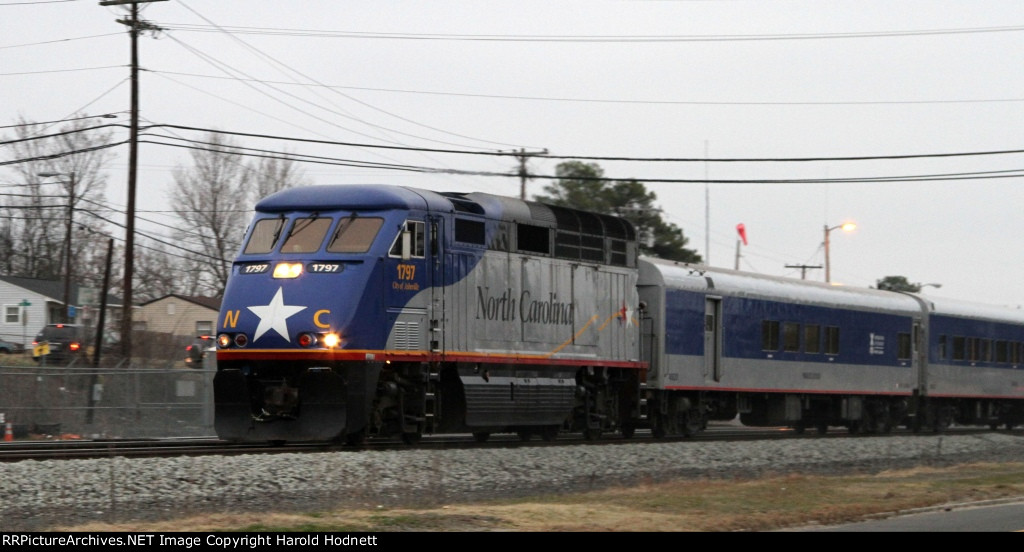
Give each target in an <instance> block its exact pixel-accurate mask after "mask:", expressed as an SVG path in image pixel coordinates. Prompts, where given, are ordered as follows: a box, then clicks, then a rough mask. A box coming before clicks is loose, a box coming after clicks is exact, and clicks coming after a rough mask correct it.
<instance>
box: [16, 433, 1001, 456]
mask: <svg viewBox="0 0 1024 552" xmlns="http://www.w3.org/2000/svg"><path fill="white" fill-rule="evenodd" d="M987 431H991V430H988V429H983V428H950V429H948V430H947V431H946V433H948V434H967V433H983V432H987ZM909 433H911V432H909V431H907V430H895V431H893V433H892V435H907V434H909ZM871 436H874V437H878V436H879V435H877V434H875V435H871ZM857 437H859V435H849V434H848V433H847V432H846V431H845V430H842V429H840V428H834V429H833V430H832V431H830V432H829V433H827V434H825V435H817V434H815V435H810V434H805V435H798V434H797V433H796V432H795V431H793V430H792V429H789V428H752V427H743V426H731V425H722V426H712V427H710V428H709V429H708V430H707V431H704V432H702V433H700V434H698V435H696V436H694V437H688V438H683V437H678V438H664V439H654V438H652V437H651V436H650V433H649V432H644V431H638V432H637V434H636V436H634V437H633V438H631V439H625V438H623V437H621V436H618V435H613V436H608V437H605V438H602V439H600V440H597V441H588V440H585V439H583V437H582V436H580V435H574V434H565V435H561V436H559V438H557V439H554V440H552V441H542V440H540V439H537V438H534V439H532V440H529V441H524V440H522V439H521V438H519V437H518V436H517V435H516V434H513V433H509V434H495V435H494V436H493V437H492V438H491V439H490V440H489V441H488V442H486V443H479V442H476V441H475V440H474V439H473V437H472V436H471V435H430V436H424V438H423V440H422V441H421V442H419V443H418V444H416V445H407V444H404V443H402V442H401V441H400V440H398V439H395V440H376V439H371V440H368V441H367V442H366V443H365V444H363V445H361V446H357V447H354V446H348V445H343V444H340V443H339V444H334V443H285V444H279V445H274V444H269V443H267V444H261V443H230V442H226V441H221V440H219V439H216V438H213V437H200V438H195V439H140V440H129V439H125V440H88V439H83V440H63V441H60V440H58V441H51V440H45V441H43V440H40V441H15V442H4V443H0V462H17V461H21V460H72V459H87V458H108V457H114V456H122V457H131V458H143V457H166V456H205V455H215V454H220V455H237V454H281V453H316V452H334V451H358V450H411V449H418V450H429V449H452V448H467V449H485V448H508V447H520V446H530V447H546V446H567V445H589V446H602V445H607V446H614V445H619V444H630V443H644V442H650V443H663V442H670V441H680V440H688V441H744V440H771V439H855V438H857Z"/></svg>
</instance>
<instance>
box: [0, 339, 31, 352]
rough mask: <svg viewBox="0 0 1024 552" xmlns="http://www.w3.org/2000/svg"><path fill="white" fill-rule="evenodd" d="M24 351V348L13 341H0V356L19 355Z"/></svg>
mask: <svg viewBox="0 0 1024 552" xmlns="http://www.w3.org/2000/svg"><path fill="white" fill-rule="evenodd" d="M24 350H25V346H24V345H22V344H21V343H14V342H13V341H4V340H3V339H0V355H10V354H13V353H20V352H23V351H24Z"/></svg>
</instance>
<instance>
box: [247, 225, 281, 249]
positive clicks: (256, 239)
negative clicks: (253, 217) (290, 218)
mask: <svg viewBox="0 0 1024 552" xmlns="http://www.w3.org/2000/svg"><path fill="white" fill-rule="evenodd" d="M282 227H284V218H283V217H282V218H266V219H263V220H260V221H257V222H256V224H255V225H254V226H253V227H252V234H251V235H250V236H249V243H246V244H245V251H244V253H245V254H246V255H252V254H260V253H270V252H271V251H273V250H274V246H276V245H277V239H278V238H279V237H280V236H281V228H282Z"/></svg>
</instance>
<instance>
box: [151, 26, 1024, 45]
mask: <svg viewBox="0 0 1024 552" xmlns="http://www.w3.org/2000/svg"><path fill="white" fill-rule="evenodd" d="M164 27H165V28H167V29H171V30H177V31H188V32H217V33H224V32H228V33H235V34H260V35H274V36H302V37H318V38H357V39H374V40H422V41H425V40H446V41H460V42H559V43H592V42H606V43H619V42H628V43H663V42H743V41H754V42H760V41H773V40H823V39H850V38H892V37H907V36H933V35H951V34H981V33H1004V32H1020V31H1024V26H1006V27H966V28H952V29H921V30H908V31H866V32H844V33H790V34H749V35H726V34H719V35H578V36H570V35H496V34H491V35H472V34H441V33H385V32H374V31H327V30H309V29H280V28H270V27H240V26H207V25H198V24H189V23H170V24H165V25H164Z"/></svg>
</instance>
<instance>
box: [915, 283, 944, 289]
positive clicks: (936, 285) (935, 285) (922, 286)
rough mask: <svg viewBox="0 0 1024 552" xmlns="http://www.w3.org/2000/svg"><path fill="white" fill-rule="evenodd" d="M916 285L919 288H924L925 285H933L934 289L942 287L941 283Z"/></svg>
mask: <svg viewBox="0 0 1024 552" xmlns="http://www.w3.org/2000/svg"><path fill="white" fill-rule="evenodd" d="M918 287H919V288H921V289H924V288H926V287H933V288H935V289H939V288H940V287H942V284H918Z"/></svg>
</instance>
